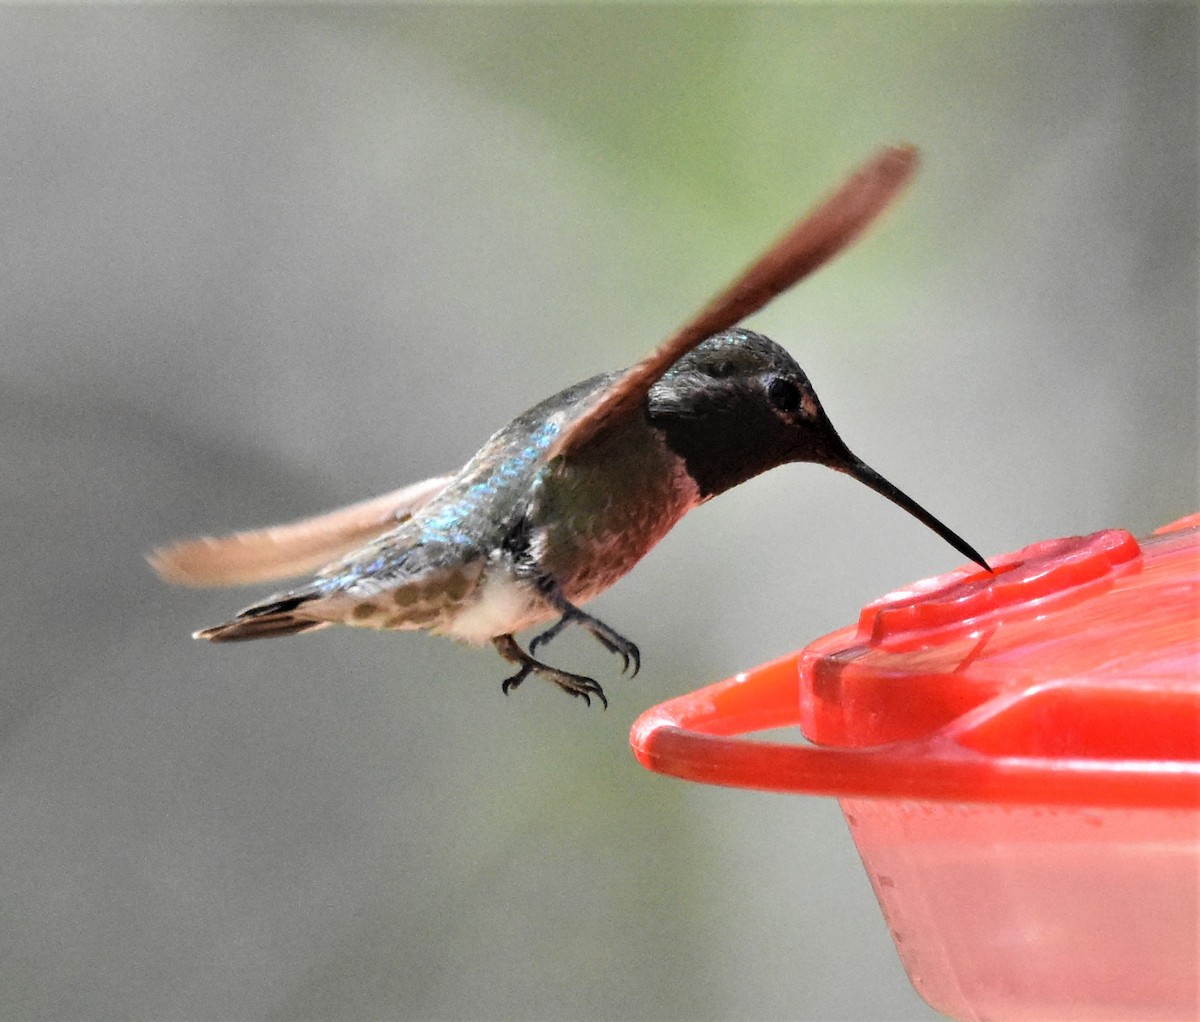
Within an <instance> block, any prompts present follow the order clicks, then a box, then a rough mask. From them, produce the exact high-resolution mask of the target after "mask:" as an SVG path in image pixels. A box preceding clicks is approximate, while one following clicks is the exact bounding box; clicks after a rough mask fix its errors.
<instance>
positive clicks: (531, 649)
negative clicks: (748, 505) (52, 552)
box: [148, 146, 991, 707]
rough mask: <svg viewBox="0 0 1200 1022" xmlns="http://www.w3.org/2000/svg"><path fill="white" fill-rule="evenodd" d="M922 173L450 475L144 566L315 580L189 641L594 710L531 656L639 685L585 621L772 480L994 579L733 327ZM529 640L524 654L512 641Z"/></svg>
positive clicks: (807, 387)
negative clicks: (801, 483)
mask: <svg viewBox="0 0 1200 1022" xmlns="http://www.w3.org/2000/svg"><path fill="white" fill-rule="evenodd" d="M916 163H917V154H916V151H915V150H914V149H913V148H911V147H909V146H897V147H891V148H886V149H883V150H881V151H880V152H878V153H877V154H876V155H875V156H874V157H873V158H872V159H870V160H868V161H867V163H866V164H864V165H863V166H862V167H861V168H860V169H859V170H858V171H857V172H856V173H855V174H853V175H852V176H851V177H849V178H848V179H847V180H846V181H845V182H844V183H843V184H842V186H841V187H840V188H839V189H837V190H836V191H835V192H834V193H833V194H832V195H830V196H829V197H828V198H827V199H826V200H825V201H824V202H822V203H820V204H818V206H817V207H816V208H815V209H814V210H813V211H812V212H810V213H809V214H808V215H807V216H806V217H804V218H802V219H801V220H800V221H798V222H797V223H796V224H795V225H794V226H793V227H792V228H791V229H790V230H789V231H788V232H786V233H785V234H784V235H783V236H782V237H781V238H780V239H778V241H776V243H775V244H773V245H772V246H770V247H769V248H768V249H767V251H766V252H765V253H764V254H763V255H762V256H760V257H759V258H758V259H757V260H755V261H754V262H753V263H752V264H751V265H750V267H749V268H748V269H747V270H746V271H744V272H743V273H742V274H741V275H739V276H738V277H737V278H736V279H735V280H734V282H733V283H732V284H731V285H730V286H729V287H728V288H726V289H725V290H724V291H723V292H721V293H720V294H719V295H718V296H717V297H716V298H715V299H714V300H713V301H712V302H710V303H709V304H708V305H707V306H705V307H704V309H702V310H701V312H700V313H698V314H697V315H696V316H694V317H693V318H692V319H691V320H689V321H688V322H687V323H686V324H685V325H684V326H683V327H682V328H680V329H679V330H678V331H676V332H675V333H674V334H673V335H671V337H669V338H668V339H667V340H666V341H665V342H664V343H663V344H662V345H660V346H659V347H658V348H657V349H656V350H655V351H654V352H653V353H652V354H651V355H650V356H648V357H647V358H645V359H643V360H642V361H641V362H639V363H637V364H635V365H634V366H632V367H630V368H629V369H626V370H623V371H619V372H610V373H604V374H601V375H598V376H593V377H592V378H591V379H588V380H584V381H583V382H581V383H577V384H575V385H574V386H572V387H568V388H567V389H566V390H563V391H561V392H560V393H558V394H555V395H554V396H553V397H549V398H547V399H546V400H544V401H542V402H541V403H540V404H537V405H535V406H534V407H533V408H531V409H529V410H528V411H527V412H525V413H524V414H522V415H519V416H517V418H515V419H513V421H512V422H510V423H509V424H508V425H506V426H504V427H503V428H501V429H500V430H499V431H497V432H496V433H495V434H493V435H492V437H491V438H490V439H489V440H488V441H487V442H486V443H485V444H484V445H483V447H481V448H480V449H479V451H478V453H476V454H475V456H474V457H473V458H471V460H470V461H468V462H467V464H466V465H465V466H464V467H463V468H462V469H460V470H459V471H458V472H454V473H451V474H448V475H444V476H438V477H435V478H433V479H428V480H425V481H423V482H419V483H416V484H413V485H411V486H407V487H404V488H402V489H400V490H396V491H395V492H393V493H389V494H385V495H383V496H381V497H376V498H373V499H371V500H366V501H362V502H360V503H357V504H352V505H350V506H348V507H345V508H341V509H339V510H336V511H332V512H329V513H327V514H323V515H319V516H316V517H313V518H308V519H304V520H301V521H298V522H292V523H290V524H286V525H280V526H273V527H270V528H266V529H259V530H254V531H249V532H241V533H235V534H232V535H227V536H223V537H219V538H212V537H200V538H198V539H193V540H187V541H184V542H180V543H175V544H173V545H170V546H166V547H162V548H159V549H157V550H155V551H153V552H152V553H151V554H150V555H149V557H148V559H149V561H150V563H151V565H152V566H153V567H154V568H155V570H156V571H157V572H158V573H159V574H160V575H161V576H162V577H163V578H165V579H167V580H169V581H171V582H177V583H182V584H188V585H244V584H248V583H256V582H265V581H269V580H280V579H287V578H293V577H296V576H300V575H305V574H310V575H312V577H311V579H310V580H309V581H307V582H304V583H303V584H301V585H298V586H296V587H294V588H291V589H287V590H285V591H283V592H279V593H276V594H275V595H273V596H270V597H268V598H266V599H265V600H262V601H261V602H258V603H255V604H253V605H252V606H250V607H247V608H246V609H245V610H242V611H241V612H240V613H238V614H237V616H236V617H234V618H233V619H232V620H231V621H228V622H226V623H225V624H220V625H216V626H215V627H212V628H205V629H202V630H201V631H198V632H196V633H194V637H195V638H197V639H206V640H209V641H211V642H236V641H241V640H245V639H262V638H269V637H275V636H284V635H296V634H299V633H301V632H309V631H314V630H316V629H319V628H326V627H328V626H329V625H332V624H346V625H354V626H359V627H365V628H375V629H389V630H417V629H423V630H426V631H429V632H432V633H435V634H438V635H446V636H449V637H451V638H454V639H457V640H459V641H462V642H465V643H469V644H474V645H482V644H484V643H488V642H490V643H491V644H492V645H493V646H494V647H495V649H496V650H497V651H498V652H499V654H500V656H501V657H503V658H504V659H505V660H507V661H509V662H510V663H511V664H512V665H514V666H515V668H516V671H515V673H513V674H511V675H510V676H508V677H507V678H505V679H504V681H503V683H502V685H501V690H502V691H503V692H504V694H506V695H507V694H508V693H509V692H511V691H512V690H514V689H515V688H517V687H518V686H519V685H520V684H521V683H522V682H523V681H524V680H525V678H527V677H528V676H529V675H530V674H536V675H538V676H540V677H542V678H545V679H547V680H549V681H551V682H553V683H554V684H555V685H557V686H558V687H559V688H561V689H562V690H563V691H564V692H567V693H569V694H570V695H572V696H576V697H579V698H581V699H583V700H584V702H585V703H587V704H588V705H591V699H592V697H593V696H594V697H595V698H596V699H597V700H598V701H599V702H600V703H601V704H602V705H603V706H605V707H607V706H608V700H607V698H606V696H605V693H604V690H603V688H602V687H601V686H600V684H599V683H597V682H596V681H595V680H594V679H592V678H589V677H585V676H583V675H581V674H575V673H572V672H570V671H567V670H564V669H562V668H559V667H555V666H552V665H551V664H549V663H547V662H546V661H545V660H543V659H541V657H540V655H539V650H540V649H541V647H543V646H545V645H546V644H547V643H548V642H550V640H551V639H553V638H554V637H555V636H556V635H558V634H559V633H561V632H562V631H563V629H564V628H566V627H567V626H568V625H576V626H578V627H581V628H583V629H585V630H586V631H587V632H589V633H590V634H591V635H592V636H594V637H595V639H596V640H597V642H599V643H600V645H601V646H603V647H604V648H605V649H606V650H608V651H609V652H611V653H613V654H614V655H616V656H619V657H620V658H621V664H622V672H627V671H629V669H630V668H631V667H632V675H636V674H637V672H638V669H639V667H640V663H641V656H640V653H639V650H638V647H637V646H636V645H635V644H634V643H633V642H631V641H630V640H629V639H627V638H626V637H625V636H623V635H622V634H620V633H619V632H617V631H615V630H614V629H613V628H611V627H609V626H608V625H607V624H605V623H604V622H603V621H601V620H599V619H598V618H596V617H594V616H592V615H591V614H588V613H587V612H586V611H585V610H583V609H582V608H581V606H580V605H581V604H584V603H586V602H587V601H588V600H590V599H591V598H592V597H594V596H596V595H597V594H599V593H600V592H602V591H604V590H605V589H607V588H608V587H609V586H611V585H612V584H613V583H614V582H616V581H617V580H618V579H620V578H622V577H623V576H624V575H625V574H626V573H627V572H629V571H630V569H632V568H633V566H634V565H635V564H637V562H638V561H639V560H641V558H642V557H643V556H645V554H646V553H648V552H649V550H650V549H651V548H652V547H653V546H654V545H655V544H656V543H658V542H659V540H661V539H662V538H663V537H664V536H665V535H666V534H667V533H668V532H669V531H670V530H671V529H672V528H673V527H674V525H675V524H676V523H677V522H678V521H679V520H680V519H681V518H682V517H683V516H684V515H685V514H687V512H688V511H690V510H692V509H693V508H695V507H697V506H699V505H700V504H703V503H705V502H706V501H708V500H710V499H712V498H713V497H715V496H717V495H718V494H720V493H723V492H725V491H726V490H728V489H730V488H731V487H734V486H737V485H738V484H739V483H742V482H745V481H746V480H748V479H751V478H753V477H754V476H757V475H759V474H760V473H762V472H765V471H767V470H768V469H771V468H774V467H776V466H778V465H783V464H787V463H790V462H814V463H816V464H820V465H826V466H828V467H829V468H832V469H834V470H836V471H838V472H843V473H845V474H846V475H849V476H851V477H852V478H854V479H857V480H859V481H860V482H862V483H864V484H865V485H867V486H869V487H870V488H871V489H873V490H875V491H876V492H877V493H879V494H881V495H882V496H884V497H886V498H887V499H888V500H890V501H892V502H893V503H894V504H896V505H898V506H899V507H901V508H903V509H904V510H905V511H907V512H908V513H909V514H911V515H912V516H913V517H915V518H916V519H917V520H918V521H920V522H922V523H923V524H924V525H926V526H927V527H929V528H930V529H932V530H933V531H934V532H935V533H937V534H938V535H939V536H941V537H942V538H943V539H944V540H946V541H947V542H948V543H949V544H950V545H951V546H952V547H954V548H955V549H956V550H957V551H959V552H960V553H961V554H963V555H964V556H966V557H968V558H970V559H971V560H973V561H975V562H976V563H978V564H979V565H980V566H982V567H983V568H984V569H986V570H987V571H989V572H990V571H991V568H990V567H988V564H987V562H986V561H985V560H984V559H983V557H982V556H980V554H979V553H978V552H977V551H976V550H975V549H974V548H973V547H971V546H970V545H969V544H967V543H966V542H965V541H964V540H963V539H961V538H960V537H959V536H958V535H957V534H955V533H954V532H952V531H951V530H950V529H948V528H947V527H946V526H945V525H943V524H942V523H941V522H940V521H938V520H937V519H936V518H934V517H933V516H932V515H931V514H930V513H929V512H928V511H926V510H925V509H924V508H923V507H921V506H920V505H919V504H917V503H916V502H915V501H913V500H912V499H911V498H910V497H908V496H906V495H905V494H904V493H902V492H901V491H900V490H899V489H897V488H896V487H895V486H893V485H892V484H891V483H890V482H888V481H887V480H886V479H885V478H884V477H883V476H881V475H880V474H879V473H878V472H876V471H875V470H874V469H872V468H870V467H869V466H868V465H867V464H866V463H865V462H863V461H862V460H861V459H859V458H858V457H857V456H856V455H855V454H853V453H852V452H851V450H850V448H849V447H847V446H846V444H845V443H844V442H843V441H842V439H841V437H840V436H839V435H838V433H837V430H835V429H834V427H833V424H832V423H831V422H830V421H829V418H828V416H827V415H826V414H825V411H824V409H823V408H822V407H821V402H820V400H819V399H818V398H817V394H816V392H815V391H814V389H813V387H812V384H811V383H810V382H809V379H808V377H807V376H806V375H805V373H804V371H803V370H802V369H801V368H800V366H799V365H797V364H796V362H795V360H794V359H793V358H792V357H791V356H790V355H789V354H788V353H787V352H786V351H785V350H784V349H783V348H782V347H780V346H779V345H778V344H776V343H775V342H774V341H772V340H770V339H768V338H767V337H764V336H762V335H761V334H759V333H755V332H754V331H751V330H748V329H745V328H742V327H739V326H738V325H737V324H739V323H740V322H741V320H742V319H744V318H745V317H746V316H748V315H749V314H750V313H752V312H754V311H757V310H758V309H760V308H761V307H762V306H763V305H765V304H766V303H767V302H768V301H770V300H771V299H772V298H773V297H774V296H776V295H777V294H779V293H780V292H781V291H784V290H786V289H787V288H789V287H791V286H792V285H793V284H794V283H796V282H797V281H798V280H799V279H800V278H801V277H804V276H806V275H807V274H809V273H811V272H812V271H813V270H814V269H816V268H817V267H819V266H820V265H822V264H823V263H825V262H827V261H828V260H829V259H830V258H831V257H832V256H834V255H835V254H837V253H838V252H839V251H841V250H842V249H844V248H846V247H847V246H848V245H849V244H850V243H851V242H852V241H853V240H854V239H855V238H856V237H857V236H858V235H859V234H860V233H861V232H862V231H863V230H864V229H865V228H866V227H867V226H868V225H869V224H870V223H872V222H873V221H874V220H875V219H876V218H877V217H878V216H879V214H880V213H882V212H883V210H884V209H885V208H886V207H887V206H888V205H889V204H890V203H891V201H892V199H893V198H894V197H895V196H896V195H897V194H898V193H899V192H900V190H901V189H902V187H903V186H904V185H905V184H906V183H907V181H908V180H909V178H910V177H911V176H912V173H913V171H914V170H915V167H916ZM543 625H548V627H545V628H544V629H543V630H542V631H540V632H539V633H538V634H537V635H535V636H534V637H533V638H532V639H531V640H530V641H529V643H528V649H522V648H521V646H520V645H519V644H518V643H517V640H516V638H515V635H516V633H518V632H520V631H522V630H524V629H526V628H532V627H535V626H543ZM632 675H631V676H632Z"/></svg>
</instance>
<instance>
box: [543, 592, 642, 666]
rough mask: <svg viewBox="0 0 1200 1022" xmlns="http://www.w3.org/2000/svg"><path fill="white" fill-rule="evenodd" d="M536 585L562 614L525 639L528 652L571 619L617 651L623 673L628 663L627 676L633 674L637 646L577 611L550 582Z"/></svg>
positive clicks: (609, 648) (552, 636)
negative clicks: (630, 672)
mask: <svg viewBox="0 0 1200 1022" xmlns="http://www.w3.org/2000/svg"><path fill="white" fill-rule="evenodd" d="M539 588H540V589H541V591H542V595H543V596H545V598H546V601H547V602H548V603H549V604H550V606H552V607H553V608H554V609H555V610H557V611H558V612H559V614H561V615H562V617H560V618H559V619H558V620H557V621H556V622H555V623H554V624H552V625H551V626H550V627H549V628H547V629H546V630H545V631H544V632H539V633H538V634H537V635H535V636H534V637H533V638H532V639H530V641H529V652H530V653H534V652H536V651H537V648H538V646H541V645H542V644H543V643H546V642H549V641H550V640H551V639H553V638H554V637H555V636H556V635H557V634H558V633H559V632H561V631H562V630H563V629H564V628H566V627H567V625H569V624H570V623H571V622H575V624H578V625H581V626H582V627H584V628H586V629H587V630H588V631H589V632H591V634H592V635H593V636H594V637H595V639H596V641H597V642H599V643H600V645H601V646H603V647H604V648H605V649H607V650H608V651H609V652H610V653H618V654H620V657H621V673H622V674H624V673H625V672H626V671H628V670H629V665H630V663H632V664H633V674H631V675H630V677H631V678H632V677H636V675H637V672H638V669H639V668H640V667H641V666H642V662H641V654H640V653H639V652H638V648H637V646H636V645H634V644H633V643H632V642H630V641H629V640H628V639H627V638H625V636H623V635H621V634H620V633H619V632H614V631H613V630H612V629H611V628H609V627H608V625H606V624H605V623H604V622H603V621H601V620H599V619H598V618H594V617H592V615H591V614H588V613H586V612H585V611H582V610H580V609H579V608H578V607H576V606H575V604H573V603H571V601H570V600H568V599H567V598H566V597H565V596H563V594H562V591H561V590H560V589H559V588H558V586H557V585H555V584H554V583H552V582H549V581H545V582H543V583H542V585H541V586H539Z"/></svg>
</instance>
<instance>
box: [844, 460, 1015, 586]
mask: <svg viewBox="0 0 1200 1022" xmlns="http://www.w3.org/2000/svg"><path fill="white" fill-rule="evenodd" d="M831 467H833V468H836V469H837V470H838V471H839V472H845V473H846V475H848V476H851V477H853V478H854V479H857V480H858V481H859V482H860V483H865V484H866V485H867V486H869V487H871V489H872V490H874V491H875V492H876V493H878V494H881V495H882V496H884V497H887V499H888V500H890V501H891V502H892V503H893V504H895V505H897V506H898V507H902V508H904V510H905V511H907V512H908V513H909V514H910V515H912V516H913V517H914V518H915V519H916V520H917V521H918V522H921V523H923V524H924V525H927V526H928V527H929V528H931V529H932V530H933V531H934V532H936V533H937V534H938V535H939V536H941V537H942V539H944V540H945V541H946V542H947V543H949V544H950V545H951V546H952V547H954V549H955V550H957V551H958V552H959V553H960V554H962V555H963V556H964V557H969V558H971V560H973V561H974V562H975V563H976V564H978V565H979V566H980V567H981V568H983V569H984V570H985V571H988V572H990V571H991V570H992V569H991V566H990V565H989V564H988V562H987V561H985V560H984V559H983V557H982V556H981V555H980V553H979V551H978V550H976V549H975V548H974V547H973V546H971V544H970V543H968V542H967V541H966V540H964V539H963V538H962V537H961V536H959V535H957V534H956V533H953V532H951V531H950V530H949V529H947V528H946V526H944V525H943V524H942V523H941V522H939V521H938V520H937V519H936V518H934V517H933V515H931V514H930V513H929V512H928V511H926V510H925V509H924V508H923V507H921V505H920V504H918V503H917V502H916V501H915V500H913V499H912V498H911V497H909V496H908V495H906V494H904V493H901V492H900V491H899V490H898V489H896V487H894V486H893V485H892V484H891V483H889V482H888V481H887V480H886V479H884V478H883V476H881V475H880V474H879V473H878V472H876V471H875V470H874V469H873V468H871V466H870V465H867V464H865V463H864V462H862V461H859V460H858V458H856V457H854V455H850V457H849V458H847V459H846V461H845V462H844V463H842V464H839V465H834V466H831Z"/></svg>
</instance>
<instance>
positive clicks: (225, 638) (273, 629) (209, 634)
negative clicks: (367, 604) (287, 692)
mask: <svg viewBox="0 0 1200 1022" xmlns="http://www.w3.org/2000/svg"><path fill="white" fill-rule="evenodd" d="M314 598H315V596H314V594H311V593H303V594H299V595H293V596H287V597H284V598H283V599H278V600H273V601H271V602H268V603H260V604H257V605H256V606H253V607H247V608H246V609H245V610H243V611H242V612H241V613H240V614H238V616H237V617H236V618H234V619H233V620H232V621H226V622H225V624H223V625H215V626H214V627H212V628H204V629H201V630H200V631H198V632H194V633H193V634H192V638H193V639H207V640H208V641H209V642H243V641H245V640H247V639H273V638H277V637H278V636H281V635H299V634H300V633H301V632H311V631H314V630H315V629H317V628H326V627H328V626H329V625H330V624H331V623H332V622H329V621H321V620H317V619H314V618H312V617H308V616H306V615H304V614H298V613H296V608H298V607H301V606H303V605H304V604H306V603H308V602H310V601H311V600H313V599H314Z"/></svg>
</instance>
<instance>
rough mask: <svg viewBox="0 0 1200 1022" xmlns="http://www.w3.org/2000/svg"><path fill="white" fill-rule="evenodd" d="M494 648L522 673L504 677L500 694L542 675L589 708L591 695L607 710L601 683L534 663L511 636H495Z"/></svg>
mask: <svg viewBox="0 0 1200 1022" xmlns="http://www.w3.org/2000/svg"><path fill="white" fill-rule="evenodd" d="M492 645H493V646H495V647H496V651H497V652H498V653H499V654H500V655H501V656H502V657H504V659H505V660H507V661H508V662H509V663H512V664H520V665H521V668H520V670H518V671H517V673H516V674H514V675H513V676H512V677H511V678H505V679H504V681H503V682H502V683H501V685H500V691H502V692H503V693H504V694H505V695H508V693H509V691H510V690H512V689H514V688H516V687H517V686H518V685H520V684H521V682H523V681H524V680H525V679H526V678H527V677H528V676H529V675H530V674H540V675H541V676H542V677H543V678H546V679H547V680H548V681H552V682H554V684H556V685H557V686H558V687H559V688H561V689H562V690H563V691H564V692H566V693H568V694H570V695H573V696H578V697H579V698H580V699H582V700H583V701H584V702H585V703H587V704H588V706H591V705H592V696H595V697H596V698H597V699H599V700H600V702H601V704H602V705H603V706H604V708H605V709H606V710H607V709H608V699H607V698H606V697H605V695H604V689H602V688H601V687H600V685H599V683H598V682H595V681H593V680H592V679H591V678H585V677H584V676H583V675H582V674H571V673H570V672H568V671H560V670H559V669H558V668H557V667H551V666H550V665H549V664H544V663H542V662H541V661H540V660H535V659H534V658H533V657H532V656H530V655H529V654H528V653H526V652H525V651H524V650H523V649H522V648H521V647H520V646H518V645H517V640H516V639H514V638H513V637H512V636H511V635H498V636H496V638H494V639H493V640H492Z"/></svg>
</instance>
